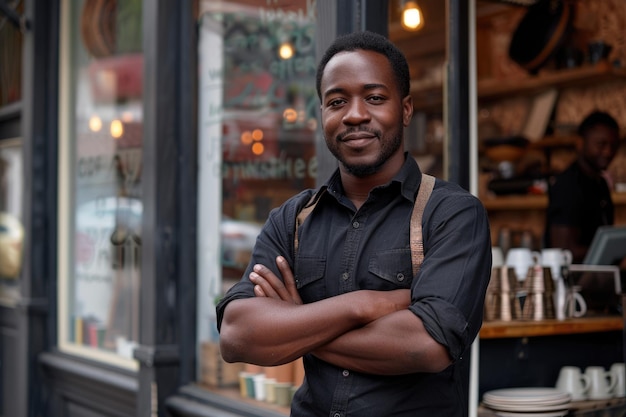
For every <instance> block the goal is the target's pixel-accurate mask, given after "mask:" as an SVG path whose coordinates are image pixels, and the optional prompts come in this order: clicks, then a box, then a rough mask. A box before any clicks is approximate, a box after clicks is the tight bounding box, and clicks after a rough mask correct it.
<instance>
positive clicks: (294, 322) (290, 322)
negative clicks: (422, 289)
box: [220, 290, 408, 366]
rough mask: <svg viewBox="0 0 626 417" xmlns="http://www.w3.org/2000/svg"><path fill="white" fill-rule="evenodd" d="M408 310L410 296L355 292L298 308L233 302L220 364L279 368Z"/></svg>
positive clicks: (259, 300) (269, 301)
mask: <svg viewBox="0 0 626 417" xmlns="http://www.w3.org/2000/svg"><path fill="white" fill-rule="evenodd" d="M407 305H408V291H407V290H398V291H388V292H383V293H381V292H376V291H356V292H351V293H347V294H342V295H340V296H336V297H331V298H328V299H324V300H320V301H318V302H315V303H310V304H303V305H296V304H293V303H291V302H288V301H284V300H278V299H274V298H270V297H255V298H247V299H240V300H234V301H231V302H230V303H229V304H228V306H226V309H225V313H224V320H223V322H222V326H221V334H220V344H221V351H222V355H223V357H224V359H225V360H226V361H229V362H249V363H255V364H259V365H266V366H271V365H278V364H281V363H286V362H289V361H291V360H294V359H296V358H298V357H300V356H302V355H303V354H305V353H308V352H310V351H311V350H313V349H315V348H318V347H320V346H322V345H324V344H326V343H328V342H330V341H331V340H333V339H335V338H337V337H339V336H341V335H342V334H344V333H346V332H348V331H350V330H352V329H355V328H358V327H361V326H363V325H365V324H367V323H369V322H371V321H373V320H375V319H377V318H380V317H382V316H384V315H386V314H389V313H391V312H394V311H398V310H401V309H406V307H407Z"/></svg>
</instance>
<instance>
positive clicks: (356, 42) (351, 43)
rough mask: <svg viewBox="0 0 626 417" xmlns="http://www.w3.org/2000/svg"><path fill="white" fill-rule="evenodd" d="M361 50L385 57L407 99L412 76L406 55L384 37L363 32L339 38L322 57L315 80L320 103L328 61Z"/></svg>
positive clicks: (401, 92)
mask: <svg viewBox="0 0 626 417" xmlns="http://www.w3.org/2000/svg"><path fill="white" fill-rule="evenodd" d="M359 49H361V50H364V51H374V52H378V53H380V54H383V55H385V56H386V57H387V60H388V61H389V63H390V64H391V69H392V70H393V73H394V75H395V78H396V83H397V84H398V88H399V90H400V95H401V96H402V97H406V96H408V95H409V94H410V89H411V87H410V84H411V76H410V74H409V64H408V63H407V61H406V57H405V56H404V54H403V53H402V52H401V51H400V50H399V49H398V47H396V46H395V45H394V44H393V43H392V42H391V41H390V40H389V39H387V38H386V37H384V36H383V35H380V34H378V33H374V32H369V31H363V32H353V33H349V34H347V35H343V36H340V37H338V38H337V39H335V41H334V42H333V43H332V44H331V45H330V46H329V47H328V49H327V50H326V52H325V53H324V55H323V56H322V59H321V60H320V62H319V64H318V66H317V75H316V80H315V81H316V88H317V96H318V97H319V99H320V101H321V100H322V91H321V88H322V76H323V75H324V69H325V68H326V64H328V61H330V60H331V58H332V57H334V56H335V55H337V54H338V53H339V52H345V51H356V50H359Z"/></svg>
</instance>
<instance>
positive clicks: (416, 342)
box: [217, 32, 491, 417]
mask: <svg viewBox="0 0 626 417" xmlns="http://www.w3.org/2000/svg"><path fill="white" fill-rule="evenodd" d="M317 91H318V95H319V98H320V102H321V121H322V127H323V132H324V136H325V138H326V144H327V146H328V148H329V149H330V151H331V152H332V153H333V155H334V156H335V157H336V158H337V160H338V162H339V168H338V169H337V171H336V172H335V173H334V174H333V175H332V176H331V178H330V179H329V180H328V181H327V183H326V185H325V186H323V187H322V190H321V191H322V192H321V193H320V194H319V200H318V202H317V205H316V206H315V209H314V210H313V212H312V213H311V214H310V215H309V217H308V218H307V220H306V221H305V222H304V223H303V224H302V225H301V226H300V227H299V228H298V232H297V234H298V241H299V244H298V250H297V253H296V251H295V249H294V229H295V227H294V225H295V219H296V215H297V213H298V212H299V211H300V209H301V208H302V207H303V206H304V205H305V204H306V203H307V202H308V201H309V200H310V198H311V196H312V195H313V194H314V193H315V191H314V190H307V191H304V192H302V193H300V194H299V195H297V196H295V197H293V198H292V199H290V200H288V201H287V202H286V203H285V204H283V205H282V206H281V207H279V208H278V209H275V210H274V211H273V212H272V213H271V214H270V217H269V219H268V221H267V222H266V224H265V226H264V228H263V231H262V232H261V234H260V235H259V237H258V239H257V243H256V246H255V248H254V250H253V254H252V260H251V263H250V266H249V267H248V270H247V271H246V273H245V275H244V277H243V278H242V280H241V281H240V282H239V283H238V284H236V285H235V286H234V287H233V288H232V289H231V290H230V291H229V292H228V293H227V294H226V296H225V297H224V299H222V301H221V302H220V303H219V305H218V307H217V314H218V327H219V329H220V332H221V336H220V343H221V352H222V355H223V356H224V358H225V359H226V360H227V361H242V362H251V363H255V364H260V365H265V366H268V365H269V366H271V365H278V364H281V363H286V362H290V361H292V360H294V359H296V358H299V357H301V356H304V366H305V380H304V383H303V385H302V386H301V388H300V389H299V390H298V391H297V393H296V394H295V397H294V399H293V402H292V415H293V416H298V417H301V416H329V415H330V416H342V417H345V416H359V417H362V416H377V417H378V416H390V415H393V416H411V417H415V416H428V417H431V416H447V417H454V416H463V415H466V412H467V402H466V398H465V396H466V393H465V392H464V391H463V384H462V380H461V375H460V370H459V361H460V360H461V358H462V355H463V354H464V352H466V351H467V349H468V347H469V346H470V345H471V343H472V341H473V340H474V338H475V336H476V335H477V333H478V331H479V329H480V326H481V324H482V315H483V301H484V295H485V290H486V287H487V284H488V281H489V276H490V272H491V242H490V235H489V225H488V219H487V215H486V212H485V210H484V209H483V207H482V205H481V204H480V202H479V201H478V200H477V199H476V198H475V197H474V196H472V195H471V194H469V193H467V192H466V191H465V190H463V189H462V188H460V187H458V186H457V185H455V184H451V183H447V182H445V181H441V180H437V181H436V184H435V187H434V190H433V191H432V194H431V196H430V199H429V201H428V204H427V205H426V207H425V210H424V213H423V222H422V225H423V240H424V260H423V263H422V265H421V269H420V271H419V272H418V274H417V275H416V276H413V273H412V263H411V245H410V244H409V229H410V228H409V222H410V218H411V212H412V209H413V206H414V202H415V198H416V194H417V192H418V189H419V187H420V183H421V180H422V174H421V172H420V170H419V168H418V166H417V164H416V163H415V161H414V160H413V159H412V158H411V157H409V156H408V155H407V154H406V153H405V152H404V150H403V149H402V143H403V141H402V136H403V129H404V127H406V126H407V125H408V123H409V121H410V120H411V116H412V113H413V104H412V99H411V96H410V93H409V69H408V65H407V62H406V59H405V57H404V56H403V55H402V53H401V52H400V51H399V50H398V49H397V48H396V47H395V46H394V45H393V44H391V43H390V42H389V41H388V40H387V39H386V38H385V37H383V36H380V35H376V34H373V33H369V32H362V33H354V34H350V35H346V36H344V37H341V38H339V39H337V40H336V41H335V42H334V43H333V44H332V45H331V46H330V48H329V49H328V50H327V51H326V53H325V55H324V56H323V57H322V59H321V62H320V64H319V66H318V72H317ZM292 269H293V273H292Z"/></svg>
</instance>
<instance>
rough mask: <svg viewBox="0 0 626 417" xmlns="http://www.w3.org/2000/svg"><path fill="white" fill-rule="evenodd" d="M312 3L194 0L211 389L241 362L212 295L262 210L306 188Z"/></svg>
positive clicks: (201, 329)
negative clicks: (223, 332)
mask: <svg viewBox="0 0 626 417" xmlns="http://www.w3.org/2000/svg"><path fill="white" fill-rule="evenodd" d="M315 7H316V6H315V1H313V0H296V1H291V0H290V1H286V0H272V1H268V0H245V1H244V0H240V1H236V0H234V1H222V2H215V1H210V0H204V1H200V2H199V8H200V10H199V22H198V27H199V46H198V48H199V51H198V53H199V107H198V111H199V152H198V154H199V157H200V159H199V166H200V177H199V187H198V193H199V210H198V213H200V214H199V219H198V225H199V232H198V238H199V242H198V246H199V256H198V260H199V261H198V262H199V265H198V277H199V278H198V279H199V283H198V314H199V316H198V340H199V344H200V346H199V349H198V352H199V360H198V363H199V369H198V379H199V380H200V382H201V383H202V384H203V385H205V386H207V387H210V388H213V389H215V388H220V387H224V386H230V387H236V386H237V385H238V380H237V369H238V368H237V367H238V366H240V367H241V366H242V365H233V367H230V366H229V365H226V364H224V363H222V362H221V361H220V358H219V351H218V349H217V342H218V334H217V330H216V323H215V301H217V300H218V299H219V298H220V297H221V295H222V294H223V293H224V292H225V291H226V289H227V288H228V287H230V286H231V285H232V284H233V283H234V282H236V281H238V280H239V279H240V278H241V276H242V274H243V272H244V269H245V268H246V266H247V264H248V261H249V259H250V253H251V250H252V247H253V246H254V243H255V240H256V236H257V234H258V233H259V231H260V228H261V226H262V224H263V222H264V221H265V219H266V218H267V216H268V214H269V212H270V210H271V209H272V208H274V207H277V206H279V205H280V204H281V203H283V202H284V201H285V200H286V199H287V198H289V197H291V196H292V195H294V194H296V193H298V192H299V191H301V190H303V189H305V188H313V187H315V179H316V176H317V162H316V153H315V136H316V131H317V123H318V120H319V118H318V115H317V109H318V108H319V101H318V98H317V93H316V90H315V71H316V58H315V30H316V26H315ZM217 230H219V231H220V233H215V231H217Z"/></svg>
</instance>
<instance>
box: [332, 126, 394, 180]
mask: <svg viewBox="0 0 626 417" xmlns="http://www.w3.org/2000/svg"><path fill="white" fill-rule="evenodd" d="M358 130H363V131H368V132H370V133H374V134H375V135H376V137H378V140H379V141H381V144H382V147H381V149H380V153H379V154H378V157H377V158H376V160H375V161H374V162H373V163H368V164H351V163H349V162H347V161H346V158H344V156H343V155H342V153H341V151H340V150H339V149H338V147H337V146H328V149H329V150H330V152H331V153H332V154H333V156H334V157H335V158H336V159H337V160H338V161H339V162H340V163H341V164H342V165H343V167H344V168H345V170H346V171H347V172H348V173H350V174H352V175H354V176H355V177H358V178H364V177H368V176H370V175H373V174H376V173H377V172H378V171H379V170H380V169H381V167H382V166H383V165H384V164H385V162H387V160H388V159H389V158H391V156H392V155H394V154H395V153H396V151H397V150H398V149H399V148H400V146H402V141H403V132H404V129H403V128H402V125H400V128H399V129H398V130H397V131H396V132H394V133H393V134H392V135H391V136H390V137H388V138H386V140H385V139H383V138H382V132H380V131H378V130H370V129H358ZM353 131H354V130H351V131H349V132H353ZM349 132H346V133H344V134H341V135H338V136H337V137H336V138H335V142H340V141H341V139H342V137H343V136H344V135H345V134H347V133H349Z"/></svg>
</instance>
